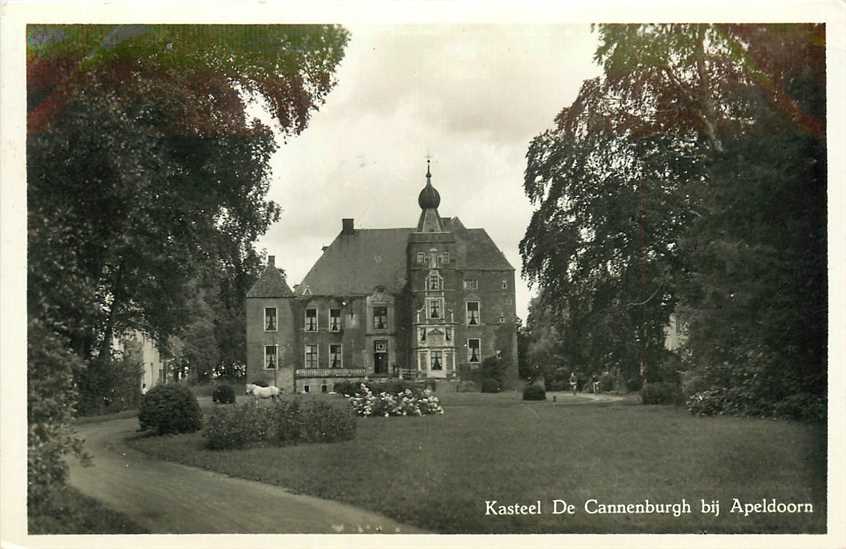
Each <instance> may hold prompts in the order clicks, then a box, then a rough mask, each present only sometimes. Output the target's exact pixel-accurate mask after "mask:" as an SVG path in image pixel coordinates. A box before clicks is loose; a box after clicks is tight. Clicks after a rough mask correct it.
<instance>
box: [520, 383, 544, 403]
mask: <svg viewBox="0 0 846 549" xmlns="http://www.w3.org/2000/svg"><path fill="white" fill-rule="evenodd" d="M523 400H546V391H545V390H544V389H543V387H541V386H540V385H529V386H528V387H526V388H525V389H523Z"/></svg>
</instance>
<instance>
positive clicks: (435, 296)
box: [246, 166, 517, 392]
mask: <svg viewBox="0 0 846 549" xmlns="http://www.w3.org/2000/svg"><path fill="white" fill-rule="evenodd" d="M417 202H418V204H419V206H420V217H419V219H418V221H417V225H416V227H410V228H396V229H358V228H356V227H355V225H354V221H353V220H352V219H343V220H342V224H341V232H340V233H339V234H338V236H337V237H336V238H335V240H334V241H333V242H332V244H331V245H329V246H327V247H325V248H324V249H323V254H322V255H321V256H320V258H318V260H317V262H315V264H314V266H313V267H312V268H311V270H310V271H309V272H308V274H307V275H306V276H305V278H304V279H303V281H302V283H300V284H299V285H297V286H295V287H294V289H291V287H289V286H288V284H287V282H286V280H285V278H284V276H283V275H282V273H281V271H280V270H279V269H278V268H276V265H275V258H274V256H269V258H268V265H267V267H266V268H265V270H264V272H263V273H262V275H261V276H260V278H259V280H258V281H257V282H256V284H255V285H254V286H253V287H252V288H251V289H250V291H249V292H248V293H247V307H246V314H247V323H246V324H247V381H248V382H249V383H253V382H255V381H264V382H267V383H269V384H274V385H276V386H278V387H281V388H283V389H284V390H285V391H286V392H292V391H296V392H331V391H332V390H333V387H334V383H335V382H337V381H340V380H344V381H350V380H364V379H373V378H381V377H385V378H404V379H420V378H435V379H445V380H449V379H457V378H458V377H459V376H460V375H461V374H462V373H463V372H465V371H468V370H472V369H474V368H478V367H479V365H480V364H481V362H482V361H483V360H484V359H485V358H487V357H489V356H499V357H501V358H502V359H503V360H505V361H506V364H507V365H508V377H509V380H512V381H513V380H516V378H517V317H516V303H515V293H514V282H515V279H514V268H513V267H512V266H511V264H510V263H509V262H508V260H507V259H506V258H505V256H504V255H503V254H502V252H501V251H500V250H499V248H498V247H497V246H496V244H495V243H494V242H493V240H491V238H490V236H488V234H487V232H486V231H485V230H484V229H468V228H466V227H465V226H464V225H463V224H462V222H461V221H460V220H459V219H458V218H457V217H453V218H444V217H441V215H440V214H439V213H438V207H439V206H440V202H441V198H440V195H439V193H438V191H437V190H435V188H434V187H433V186H432V175H431V171H430V169H429V168H428V166H427V169H426V185H425V187H424V188H423V190H422V191H420V194H419V196H418V200H417Z"/></svg>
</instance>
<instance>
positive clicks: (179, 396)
mask: <svg viewBox="0 0 846 549" xmlns="http://www.w3.org/2000/svg"><path fill="white" fill-rule="evenodd" d="M138 421H139V423H140V424H141V429H145V430H146V429H152V430H154V431H155V433H156V434H158V435H166V434H174V433H192V432H194V431H197V430H199V429H200V427H202V422H203V416H202V412H201V411H200V404H199V403H198V402H197V397H195V396H194V393H192V392H191V390H190V389H189V388H188V387H186V386H184V385H179V384H176V383H169V384H164V385H156V386H155V387H153V388H152V389H150V390H149V391H147V394H146V395H144V398H143V399H142V400H141V409H140V410H139V412H138Z"/></svg>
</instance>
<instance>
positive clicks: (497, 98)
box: [258, 25, 600, 321]
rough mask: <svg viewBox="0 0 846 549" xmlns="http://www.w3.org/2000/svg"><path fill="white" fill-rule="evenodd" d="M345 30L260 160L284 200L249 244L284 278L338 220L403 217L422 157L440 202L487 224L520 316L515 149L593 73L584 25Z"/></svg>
mask: <svg viewBox="0 0 846 549" xmlns="http://www.w3.org/2000/svg"><path fill="white" fill-rule="evenodd" d="M347 28H348V30H349V31H350V35H351V36H350V41H349V44H348V46H347V50H346V53H345V57H344V60H343V61H342V63H341V65H340V66H339V68H338V70H337V71H336V78H337V85H336V87H335V88H334V89H333V90H332V91H331V93H330V94H329V95H328V96H327V99H326V102H325V104H324V105H322V106H321V107H320V109H319V111H318V112H315V113H314V114H313V116H312V119H311V121H310V123H309V126H308V128H306V130H305V131H304V132H303V133H302V134H301V135H299V136H296V137H293V138H289V139H288V142H287V143H284V144H281V145H282V146H281V147H280V148H279V150H278V151H277V153H276V154H275V156H274V157H273V159H272V161H271V166H272V169H273V175H272V179H271V186H270V191H269V198H270V199H272V200H274V201H275V202H277V203H278V204H280V205H281V206H282V209H283V211H282V216H281V218H280V220H279V221H278V222H277V223H275V224H274V225H273V226H272V227H271V228H270V230H269V231H268V232H267V233H266V234H265V235H264V237H263V238H262V239H260V240H259V242H258V248H259V249H265V250H266V251H267V253H268V255H275V256H276V265H277V266H279V267H282V268H284V269H285V270H286V272H287V275H288V282H289V283H290V284H291V285H292V286H293V285H294V284H298V283H300V282H301V281H302V279H303V277H304V276H305V275H306V273H307V272H308V270H309V268H310V267H311V266H312V265H313V264H314V262H315V261H316V260H317V258H318V257H319V256H320V254H321V247H322V246H324V245H328V244H330V243H331V242H332V241H333V240H334V238H335V237H336V236H337V234H338V233H339V232H340V230H341V219H342V218H345V217H351V218H354V219H355V226H356V228H388V227H413V226H415V225H416V223H417V218H418V216H419V214H420V209H419V206H418V205H417V195H418V193H419V192H420V190H421V189H422V188H423V186H424V185H425V183H426V180H425V173H426V158H427V156H430V157H431V166H432V184H433V185H434V187H435V188H436V189H437V190H438V192H439V193H440V195H441V205H440V207H439V208H438V211H439V213H440V214H441V216H442V217H455V216H457V217H459V218H461V221H462V222H463V223H464V225H465V226H467V227H474V228H475V227H481V228H484V229H486V230H487V232H488V234H489V235H490V236H491V238H493V240H494V242H496V243H497V245H498V246H499V247H500V249H501V250H502V251H503V253H504V254H505V256H506V257H507V258H508V260H509V262H510V263H511V265H512V266H513V267H514V268H515V270H516V279H517V284H516V298H517V315H518V316H519V317H521V318H522V319H523V320H524V321H525V319H526V316H527V312H528V302H529V298H530V289H529V287H528V285H527V283H526V281H525V280H523V279H522V278H521V276H520V272H521V267H522V262H521V260H520V254H519V243H520V240H521V239H522V238H523V235H524V233H525V230H526V226H527V225H528V223H529V219H530V217H531V214H532V207H531V204H530V203H529V201H528V199H527V198H526V196H525V194H524V192H523V172H524V170H525V167H526V160H525V155H526V151H527V150H528V146H529V142H530V141H531V139H532V138H533V137H535V136H536V135H538V134H540V133H541V132H543V131H544V130H545V129H548V128H550V127H551V126H552V124H553V120H554V118H555V116H556V114H558V113H559V112H560V111H561V109H562V108H563V107H566V106H568V105H570V104H571V103H572V101H573V100H574V99H575V97H576V94H577V93H578V90H579V87H580V86H581V83H582V81H583V80H585V79H587V78H591V77H593V76H596V75H598V74H599V72H600V71H599V68H598V67H597V66H596V65H595V64H594V63H593V61H592V59H593V52H594V50H595V48H596V37H595V35H594V34H592V33H591V32H590V27H589V26H588V25H556V26H540V25H530V26H504V25H486V26H480V25H473V26H468V25H426V26H420V25H397V26H362V27H356V26H351V27H347Z"/></svg>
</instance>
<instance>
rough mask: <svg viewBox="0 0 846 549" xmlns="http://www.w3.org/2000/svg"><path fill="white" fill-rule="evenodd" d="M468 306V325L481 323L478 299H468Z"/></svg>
mask: <svg viewBox="0 0 846 549" xmlns="http://www.w3.org/2000/svg"><path fill="white" fill-rule="evenodd" d="M466 306H467V316H466V318H467V325H468V326H476V325H478V324H479V302H478V301H468V302H467V303H466Z"/></svg>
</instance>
